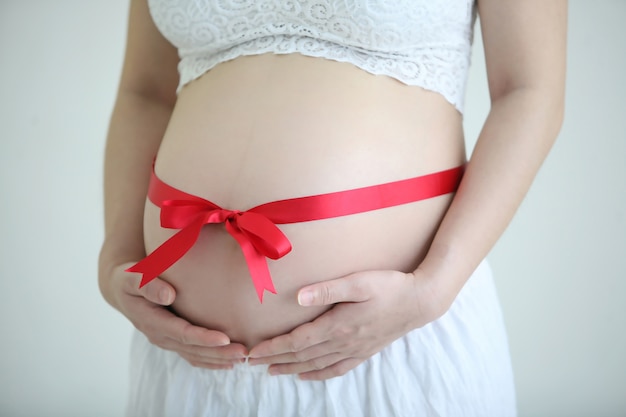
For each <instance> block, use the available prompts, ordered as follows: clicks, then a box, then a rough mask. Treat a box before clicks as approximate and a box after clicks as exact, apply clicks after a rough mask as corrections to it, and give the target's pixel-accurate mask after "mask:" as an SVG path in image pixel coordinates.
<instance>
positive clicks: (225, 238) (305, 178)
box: [145, 54, 465, 346]
mask: <svg viewBox="0 0 626 417" xmlns="http://www.w3.org/2000/svg"><path fill="white" fill-rule="evenodd" d="M461 121H462V120H461V115H460V114H459V112H458V111H457V110H456V109H455V108H454V106H453V105H451V104H450V103H449V102H447V101H446V100H445V99H444V98H443V97H441V95H439V94H437V93H433V92H428V91H426V90H424V89H421V88H419V87H410V86H407V85H404V84H402V83H400V82H398V81H396V80H394V79H391V78H388V77H385V76H374V75H371V74H368V73H366V72H364V71H363V70H360V69H358V68H356V67H354V66H352V65H350V64H345V63H338V62H334V61H330V60H325V59H319V58H308V57H304V56H301V55H298V54H291V55H282V56H279V55H258V56H252V57H240V58H237V59H235V60H233V61H229V62H226V63H223V64H220V65H218V66H217V67H215V68H214V69H212V70H211V71H209V72H208V73H206V74H205V75H203V76H202V77H200V78H199V79H197V80H196V81H193V82H192V83H190V84H188V85H187V86H186V87H185V88H184V89H183V90H182V91H181V92H180V94H179V98H178V102H177V104H176V107H175V110H174V113H173V115H172V118H171V120H170V123H169V126H168V129H167V131H166V133H165V136H164V138H163V142H162V145H161V148H160V150H159V154H158V156H157V162H156V166H155V169H156V172H157V175H158V176H159V177H160V178H161V179H162V180H163V181H164V182H166V183H168V184H170V185H172V186H173V187H176V188H178V189H180V190H183V191H186V192H188V193H191V194H194V195H197V196H199V197H202V198H205V199H207V200H210V201H212V202H214V203H216V204H218V205H220V206H221V207H224V208H228V209H238V210H245V209H247V208H251V207H253V206H256V205H258V204H262V203H266V202H270V201H275V200H279V199H285V198H293V197H300V196H307V195H313V194H320V193H328V192H333V191H342V190H347V189H351V188H357V187H363V186H368V185H374V184H380V183H384V182H389V181H395V180H401V179H405V178H412V177H416V176H419V175H423V174H427V173H432V172H436V171H440V170H443V169H447V168H451V167H455V166H458V165H461V164H462V163H463V162H464V161H465V149H464V145H463V134H462V123H461ZM451 198H452V195H451V194H448V195H445V196H441V197H436V198H432V199H429V200H423V201H419V202H415V203H410V204H407V205H403V206H397V207H392V208H388V209H382V210H377V211H372V212H366V213H360V214H356V215H351V216H346V217H340V218H335V219H327V220H320V221H313V222H306V223H296V224H289V225H281V226H279V227H280V228H281V230H282V231H283V232H284V233H285V234H286V235H287V237H288V238H289V240H290V241H291V243H292V246H293V250H292V252H291V253H289V254H288V255H287V256H285V257H284V258H282V259H280V260H277V261H269V267H270V271H271V274H272V278H273V281H274V284H275V286H276V290H277V292H278V294H276V295H274V294H268V293H266V295H265V298H264V302H263V303H262V304H261V303H259V300H258V299H257V295H256V293H255V290H254V286H253V284H252V281H251V278H250V275H249V273H248V270H247V266H246V263H245V261H244V258H243V255H242V254H241V251H240V249H239V246H238V245H237V243H236V242H235V241H234V239H233V238H232V237H231V236H230V235H228V234H227V233H226V231H225V230H224V228H223V225H222V226H221V227H220V226H217V227H205V228H204V229H203V231H202V234H201V236H200V239H199V240H198V242H197V243H196V244H195V245H194V247H193V248H192V249H191V250H190V251H189V252H188V253H187V254H186V255H185V256H184V257H183V258H182V259H180V260H179V261H178V262H177V263H176V264H174V265H173V266H172V267H171V268H170V269H169V270H167V271H166V272H165V273H163V274H162V276H161V277H162V278H163V279H165V280H166V281H168V282H170V283H172V285H174V287H175V288H176V290H177V299H176V301H175V303H174V305H173V309H174V311H176V312H177V313H178V314H179V315H180V316H182V317H184V318H186V319H188V320H190V321H191V322H192V323H195V324H198V325H202V326H205V327H208V328H211V329H216V330H221V331H224V332H225V333H226V334H228V335H229V336H230V337H231V340H232V341H236V342H240V343H244V344H246V345H248V346H251V345H253V344H255V343H257V342H259V341H261V340H263V339H266V338H269V337H272V336H275V335H278V334H283V333H285V332H288V331H290V330H291V329H293V328H295V327H296V326H298V325H300V324H302V323H304V322H307V321H310V320H312V319H314V318H315V317H316V316H318V315H319V314H321V313H322V312H323V311H324V310H323V309H322V308H311V307H308V308H305V307H300V306H299V305H298V304H297V299H296V294H297V291H298V289H299V288H301V287H302V286H304V285H307V284H311V283H314V282H318V281H324V280H329V279H333V278H337V277H340V276H343V275H346V274H349V273H351V272H356V271H360V270H370V269H395V270H401V271H407V272H408V271H411V270H413V269H414V268H415V267H416V266H417V265H418V264H419V262H420V260H421V259H422V258H423V257H424V256H425V254H426V251H427V249H428V246H429V243H430V241H431V240H432V238H433V235H434V233H435V231H436V229H437V226H438V224H439V222H440V221H441V219H442V217H443V215H444V214H445V211H446V209H447V207H448V205H449V203H450V201H451ZM174 232H175V231H173V230H169V229H163V228H161V227H160V225H159V209H158V208H157V207H155V206H154V205H153V204H152V203H150V202H147V203H146V211H145V243H146V250H147V251H148V253H150V252H152V251H153V250H154V249H155V248H156V247H157V246H158V245H159V244H160V243H161V242H163V241H164V240H165V239H167V238H168V237H169V236H171V235H172V234H173V233H174Z"/></svg>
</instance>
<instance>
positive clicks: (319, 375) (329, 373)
mask: <svg viewBox="0 0 626 417" xmlns="http://www.w3.org/2000/svg"><path fill="white" fill-rule="evenodd" d="M364 361H365V359H357V358H349V359H344V360H341V361H339V362H337V363H334V364H333V365H331V366H329V367H327V368H324V369H320V370H314V371H309V372H304V373H300V374H299V375H298V376H299V377H300V379H302V380H305V381H322V380H324V379H330V378H335V377H338V376H342V375H345V374H346V373H348V372H349V371H351V370H352V369H354V368H356V367H357V366H359V365H360V364H361V363H363V362H364Z"/></svg>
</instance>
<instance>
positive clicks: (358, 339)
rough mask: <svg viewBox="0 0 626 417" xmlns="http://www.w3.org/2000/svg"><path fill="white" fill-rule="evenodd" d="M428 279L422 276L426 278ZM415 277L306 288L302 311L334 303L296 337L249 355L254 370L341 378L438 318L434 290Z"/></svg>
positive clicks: (359, 276) (378, 275) (383, 274)
mask: <svg viewBox="0 0 626 417" xmlns="http://www.w3.org/2000/svg"><path fill="white" fill-rule="evenodd" d="M422 278H423V277H422ZM426 281H427V280H425V279H420V277H419V276H417V272H416V273H404V272H398V271H365V272H357V273H354V274H350V275H348V276H345V277H341V278H338V279H334V280H330V281H323V282H319V283H316V284H313V285H309V286H307V287H304V288H302V289H301V290H300V291H299V293H298V300H299V303H300V304H301V305H303V306H321V305H331V304H335V305H334V307H333V308H332V309H330V310H329V311H327V312H326V313H324V314H322V315H321V316H319V317H318V318H317V319H315V320H314V321H312V322H310V323H305V324H303V325H301V326H299V327H297V328H296V329H294V330H293V331H292V332H291V333H288V334H285V335H282V336H277V337H275V338H273V339H270V340H266V341H263V342H261V343H259V344H258V345H256V346H255V347H253V348H252V349H251V350H250V359H249V363H250V364H251V365H257V364H270V365H271V366H270V368H269V372H270V373H271V374H273V375H278V374H295V373H297V374H300V377H301V378H302V379H310V380H322V379H328V378H333V377H336V376H340V375H343V374H345V373H346V372H348V371H349V370H351V369H353V368H355V367H356V366H357V365H359V364H360V363H361V362H363V361H365V360H367V359H368V358H369V357H371V356H372V355H374V354H376V353H378V352H380V351H381V350H382V349H383V348H384V347H385V346H387V345H389V344H390V343H391V342H393V341H394V340H396V339H398V338H400V337H402V336H403V335H405V334H406V333H408V332H409V331H411V330H413V329H415V328H418V327H421V326H423V325H425V324H426V323H428V322H430V321H432V320H434V319H435V318H436V317H437V316H438V314H439V313H438V309H437V308H436V305H437V303H436V301H435V300H436V298H435V297H433V295H432V293H433V292H432V289H431V288H430V286H429V285H427V284H426Z"/></svg>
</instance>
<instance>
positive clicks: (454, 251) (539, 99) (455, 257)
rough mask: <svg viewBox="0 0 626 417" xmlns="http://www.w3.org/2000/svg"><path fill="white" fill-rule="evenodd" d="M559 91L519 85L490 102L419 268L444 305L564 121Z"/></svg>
mask: <svg viewBox="0 0 626 417" xmlns="http://www.w3.org/2000/svg"><path fill="white" fill-rule="evenodd" d="M562 113H563V104H562V95H560V94H553V95H551V96H550V95H546V94H544V93H542V91H541V89H532V88H519V89H516V90H512V91H511V92H509V93H507V94H504V95H502V96H501V97H500V98H498V99H497V100H495V101H494V102H493V103H492V109H491V112H490V113H489V116H488V118H487V121H486V123H485V125H484V128H483V130H482V132H481V134H480V137H479V139H478V141H477V144H476V147H475V149H474V152H473V154H472V157H471V158H470V161H469V163H468V166H467V170H466V173H465V176H464V178H463V181H462V182H461V185H460V187H459V189H458V191H457V194H456V195H455V198H454V200H453V202H452V204H451V206H450V208H449V210H448V212H447V214H446V216H445V218H444V219H443V221H442V223H441V225H440V227H439V229H438V232H437V234H436V236H435V238H434V240H433V242H432V245H431V248H430V250H429V252H428V255H427V257H426V258H425V260H424V262H423V263H422V264H421V265H420V266H419V269H420V270H421V271H422V272H424V273H425V276H429V277H433V279H435V280H437V281H436V282H434V288H435V290H436V292H437V294H439V297H440V298H441V300H440V301H441V303H442V309H443V310H447V307H448V306H449V305H450V304H451V303H452V301H453V300H454V298H455V297H456V294H458V292H459V291H460V289H461V288H462V286H463V285H464V283H465V281H466V280H467V278H468V277H469V276H470V275H471V273H472V272H473V271H474V269H475V268H476V267H477V265H478V264H479V263H480V262H481V260H482V259H483V258H484V257H485V256H486V255H487V253H488V252H489V251H490V250H491V248H492V247H493V245H494V244H495V242H496V241H497V239H498V238H499V237H500V236H501V234H502V233H503V232H504V230H505V228H506V227H507V225H508V224H509V222H510V220H511V219H512V217H513V215H514V213H515V212H516V210H517V208H518V207H519V205H520V204H521V202H522V200H523V198H524V196H525V195H526V193H527V191H528V189H529V187H530V185H531V183H532V181H533V179H534V177H535V175H536V173H537V171H538V170H539V167H540V166H541V163H542V162H543V160H544V159H545V157H546V155H547V153H548V151H549V150H550V148H551V146H552V144H553V143H554V140H555V138H556V136H557V134H558V131H559V129H560V126H561V123H562Z"/></svg>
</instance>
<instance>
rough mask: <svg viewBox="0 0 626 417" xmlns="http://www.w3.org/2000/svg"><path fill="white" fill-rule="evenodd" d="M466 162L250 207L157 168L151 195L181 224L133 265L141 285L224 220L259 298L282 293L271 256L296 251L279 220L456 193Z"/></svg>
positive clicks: (169, 221)
mask: <svg viewBox="0 0 626 417" xmlns="http://www.w3.org/2000/svg"><path fill="white" fill-rule="evenodd" d="M462 175H463V166H460V167H456V168H452V169H449V170H446V171H441V172H436V173H434V174H428V175H424V176H421V177H417V178H411V179H407V180H401V181H396V182H390V183H386V184H380V185H373V186H370V187H363V188H357V189H353V190H347V191H339V192H335V193H328V194H320V195H314V196H308V197H299V198H291V199H287V200H279V201H273V202H270V203H266V204H262V205H260V206H256V207H254V208H252V209H250V210H247V211H237V210H226V209H223V208H221V207H219V206H218V205H216V204H214V203H211V202H210V201H207V200H204V199H202V198H200V197H196V196H194V195H191V194H187V193H185V192H184V191H180V190H177V189H175V188H173V187H171V186H169V185H167V184H165V183H164V182H162V181H161V180H160V179H159V178H158V177H157V176H156V174H155V172H154V169H153V170H152V178H151V181H150V188H149V190H148V197H149V198H150V201H152V202H153V203H154V204H155V205H157V206H159V207H160V208H161V226H162V227H165V228H169V229H180V230H179V231H178V232H177V233H176V234H175V235H174V236H172V237H171V238H170V239H168V240H166V241H165V242H164V243H163V244H162V245H161V246H159V247H158V248H157V249H155V250H154V252H152V253H151V254H150V255H148V256H147V257H145V258H144V259H143V260H141V261H140V262H138V263H137V264H135V265H133V266H132V267H130V268H128V269H127V270H126V271H128V272H139V273H142V274H143V276H142V278H141V284H140V288H141V287H143V286H144V285H146V284H147V283H149V282H150V281H152V280H153V279H154V278H156V277H157V276H159V274H161V273H162V272H163V271H165V270H166V269H168V268H169V267H170V266H172V265H173V264H174V263H175V262H176V261H178V260H179V259H180V258H181V257H182V256H183V255H184V254H185V253H186V252H187V251H188V250H189V249H191V247H192V246H193V245H194V244H195V243H196V241H197V240H198V236H199V235H200V230H201V229H202V227H203V226H204V225H207V224H212V223H224V224H225V226H226V230H227V231H228V233H230V235H231V236H232V237H233V238H234V239H235V240H236V241H237V242H238V243H239V246H241V250H242V252H243V255H244V257H245V259H246V263H247V265H248V270H249V271H250V276H251V277H252V281H253V283H254V287H255V289H256V292H257V295H258V297H259V300H260V301H261V302H263V293H264V291H265V290H268V291H270V292H272V293H274V294H275V293H276V289H275V288H274V284H273V283H272V278H271V276H270V273H269V269H268V266H267V260H266V259H265V258H270V259H279V258H281V257H283V256H285V255H286V254H288V253H289V252H290V251H291V243H289V240H288V239H287V237H286V236H285V235H284V234H283V233H282V232H281V231H280V229H279V228H278V227H277V226H276V224H287V223H299V222H306V221H312V220H320V219H328V218H331V217H339V216H346V215H349V214H355V213H361V212H365V211H371V210H377V209H381V208H385V207H392V206H397V205H400V204H406V203H410V202H414V201H419V200H424V199H427V198H431V197H436V196H438V195H443V194H447V193H450V192H452V191H454V190H456V189H457V187H458V184H459V182H460V181H461V177H462Z"/></svg>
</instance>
